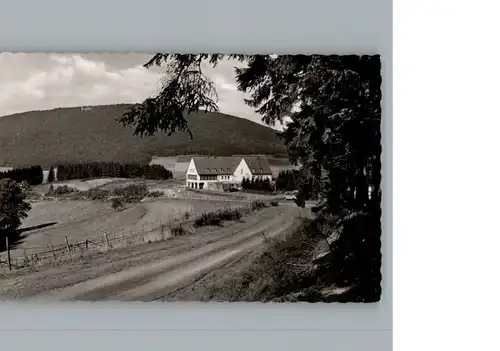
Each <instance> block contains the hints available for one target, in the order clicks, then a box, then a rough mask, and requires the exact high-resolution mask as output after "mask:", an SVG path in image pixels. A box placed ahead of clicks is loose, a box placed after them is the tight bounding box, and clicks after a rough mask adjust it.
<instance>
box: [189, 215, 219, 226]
mask: <svg viewBox="0 0 500 351" xmlns="http://www.w3.org/2000/svg"><path fill="white" fill-rule="evenodd" d="M208 225H211V226H220V225H221V217H220V216H219V214H218V213H215V212H208V213H207V212H205V213H203V214H202V215H201V216H200V217H198V218H196V220H195V221H194V226H195V227H204V226H208Z"/></svg>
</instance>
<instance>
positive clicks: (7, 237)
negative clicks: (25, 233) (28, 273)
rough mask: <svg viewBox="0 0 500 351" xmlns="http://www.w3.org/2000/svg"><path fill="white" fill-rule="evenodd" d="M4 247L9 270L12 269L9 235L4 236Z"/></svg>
mask: <svg viewBox="0 0 500 351" xmlns="http://www.w3.org/2000/svg"><path fill="white" fill-rule="evenodd" d="M5 247H6V248H7V262H8V264H9V271H10V270H12V264H11V262H10V246H9V236H8V235H6V236H5Z"/></svg>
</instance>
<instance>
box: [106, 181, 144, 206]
mask: <svg viewBox="0 0 500 351" xmlns="http://www.w3.org/2000/svg"><path fill="white" fill-rule="evenodd" d="M113 193H114V195H116V196H121V197H123V199H124V200H125V202H138V201H140V200H141V199H143V198H144V197H145V196H146V195H148V188H147V187H146V186H145V185H142V184H140V185H139V184H130V185H127V186H125V187H123V188H116V189H115V190H114V191H113Z"/></svg>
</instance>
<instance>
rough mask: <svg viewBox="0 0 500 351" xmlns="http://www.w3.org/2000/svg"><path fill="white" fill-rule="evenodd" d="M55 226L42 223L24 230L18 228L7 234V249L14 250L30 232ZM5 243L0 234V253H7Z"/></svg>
mask: <svg viewBox="0 0 500 351" xmlns="http://www.w3.org/2000/svg"><path fill="white" fill-rule="evenodd" d="M55 224H57V222H49V223H43V224H38V225H34V226H31V227H26V228H20V229H18V230H16V231H13V232H10V233H7V235H8V237H9V247H10V249H11V250H15V249H17V248H18V247H19V245H21V244H22V243H23V241H24V239H25V238H26V237H27V236H28V235H29V234H27V233H28V232H30V231H33V230H37V229H42V228H46V227H50V226H53V225H55ZM5 245H6V241H5V236H4V235H3V233H2V236H1V240H0V252H5V251H7V247H6V246H5Z"/></svg>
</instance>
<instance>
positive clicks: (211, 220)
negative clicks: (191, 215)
mask: <svg viewBox="0 0 500 351" xmlns="http://www.w3.org/2000/svg"><path fill="white" fill-rule="evenodd" d="M240 218H241V211H240V210H239V209H237V208H235V209H226V210H222V211H217V212H208V213H203V214H202V215H201V216H200V217H198V218H196V220H195V221H194V225H195V227H203V226H209V225H210V226H220V225H222V221H237V220H239V219H240Z"/></svg>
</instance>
